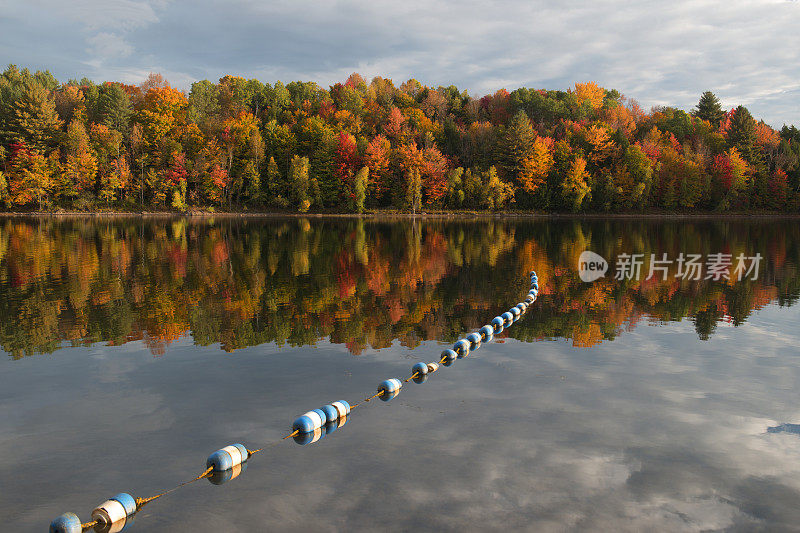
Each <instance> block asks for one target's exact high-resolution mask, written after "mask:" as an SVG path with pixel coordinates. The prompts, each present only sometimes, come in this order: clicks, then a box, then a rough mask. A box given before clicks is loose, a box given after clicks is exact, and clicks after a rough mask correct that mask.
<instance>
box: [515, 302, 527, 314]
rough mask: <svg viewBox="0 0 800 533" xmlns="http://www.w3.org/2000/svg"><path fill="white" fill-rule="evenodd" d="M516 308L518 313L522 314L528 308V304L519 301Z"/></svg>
mask: <svg viewBox="0 0 800 533" xmlns="http://www.w3.org/2000/svg"><path fill="white" fill-rule="evenodd" d="M517 309H519V312H520V313H523V314H524V313H525V311H527V310H528V304H526V303H525V302H520V303H518V304H517Z"/></svg>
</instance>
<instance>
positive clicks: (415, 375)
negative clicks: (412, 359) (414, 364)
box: [403, 372, 419, 383]
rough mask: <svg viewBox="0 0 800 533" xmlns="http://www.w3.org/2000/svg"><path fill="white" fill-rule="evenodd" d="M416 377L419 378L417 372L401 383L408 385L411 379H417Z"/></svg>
mask: <svg viewBox="0 0 800 533" xmlns="http://www.w3.org/2000/svg"><path fill="white" fill-rule="evenodd" d="M417 376H419V372H414V373H413V374H412V375H411V377H410V378H407V379H406V380H405V381H403V383H408V382H409V381H411V380H412V379H414V378H415V377H417Z"/></svg>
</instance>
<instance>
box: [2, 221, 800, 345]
mask: <svg viewBox="0 0 800 533" xmlns="http://www.w3.org/2000/svg"><path fill="white" fill-rule="evenodd" d="M798 233H800V228H798V225H797V224H794V223H790V224H770V223H759V222H740V221H726V222H707V221H706V222H683V221H682V222H677V221H676V222H667V223H663V222H658V223H656V222H641V221H636V222H631V221H572V220H567V221H541V222H514V223H512V222H505V221H479V222H469V223H452V222H442V221H429V222H424V223H419V222H417V223H411V222H408V223H382V222H376V221H363V220H344V221H330V220H324V221H314V222H313V223H312V222H310V221H308V220H305V219H271V220H257V219H253V220H244V221H239V220H231V219H220V220H217V221H214V220H200V221H194V220H191V221H190V220H186V219H174V220H163V219H162V220H144V221H143V220H139V219H119V220H104V221H94V220H66V221H54V220H50V219H29V220H22V219H6V220H0V347H2V349H3V350H4V351H6V352H7V353H9V354H10V355H11V356H12V357H14V358H19V357H23V356H25V355H31V354H35V353H50V352H54V351H56V350H58V349H59V348H60V347H62V346H64V345H66V344H70V345H87V344H90V343H94V342H98V341H102V342H107V343H109V344H111V345H119V344H124V343H126V342H128V341H131V340H143V341H144V342H145V343H146V344H147V346H148V347H149V348H150V350H151V351H152V353H154V354H156V355H159V354H163V353H164V351H165V348H166V346H167V345H169V344H170V343H171V342H173V341H175V340H176V339H178V338H181V337H182V336H186V335H191V336H192V338H193V340H194V342H195V343H196V344H198V345H202V346H206V345H211V344H216V343H218V344H219V345H220V347H221V349H223V350H225V351H233V350H235V349H238V348H242V347H245V346H253V345H258V344H262V343H265V342H276V343H278V344H289V345H292V346H300V345H308V344H314V343H316V342H317V341H318V340H319V339H322V338H330V340H331V341H332V342H334V343H342V344H346V346H347V348H348V350H349V351H350V352H351V353H353V354H359V353H361V352H362V350H363V349H364V348H366V347H372V348H383V347H387V346H390V345H391V344H392V342H393V341H395V340H399V341H400V342H401V344H402V345H404V346H408V347H414V346H416V345H418V344H419V343H420V342H422V341H425V340H430V339H442V340H449V339H453V338H455V337H456V336H457V335H458V334H459V333H461V332H463V331H466V330H468V329H472V328H475V327H477V326H479V325H480V320H482V319H483V318H484V317H485V316H486V314H487V313H488V312H489V310H491V309H495V308H497V307H499V306H504V305H507V303H508V302H509V301H512V300H513V301H516V299H517V298H518V295H519V294H520V293H521V292H523V291H522V289H523V288H524V287H523V285H524V279H525V274H526V273H527V272H528V271H529V270H532V269H534V268H535V269H536V270H537V271H538V272H539V274H540V280H541V281H540V283H541V286H540V293H541V296H542V297H540V299H539V301H538V302H537V303H536V312H535V313H533V316H532V317H531V318H529V319H528V320H526V321H524V323H522V324H520V326H519V327H515V328H514V329H513V331H510V332H508V333H507V335H509V336H511V337H514V338H518V339H521V340H526V341H530V340H535V339H542V338H559V337H561V338H568V339H571V340H572V342H573V344H574V345H576V346H592V345H594V344H597V343H599V342H601V341H603V340H610V339H614V338H615V337H617V336H618V335H619V334H621V333H622V332H624V331H626V330H629V329H631V328H634V327H635V326H636V324H637V323H638V322H639V321H641V320H642V319H646V320H649V321H655V322H666V321H673V320H679V319H681V318H683V317H691V319H692V320H693V321H694V324H695V329H696V331H697V334H698V335H699V337H700V338H701V339H708V338H709V337H710V336H711V335H713V334H714V331H715V329H716V327H717V324H718V323H719V322H720V321H726V322H730V323H732V324H734V325H740V324H742V323H744V322H745V321H746V320H747V318H748V316H749V315H750V313H752V312H753V310H755V309H759V308H761V307H763V306H764V305H765V304H767V303H770V302H777V303H779V304H780V305H791V304H792V303H794V302H795V301H796V299H797V297H798V293H800V275H799V274H798V271H797V265H798V259H799V258H800V249H799V248H798V244H797V243H798V242H800V239H799V238H798V237H800V235H799V234H798ZM587 249H591V250H592V251H594V252H597V253H599V254H600V255H601V256H603V257H605V258H607V259H609V260H610V261H612V262H613V261H614V258H616V257H618V256H619V255H620V254H623V253H641V254H644V256H645V258H647V257H649V256H650V254H651V253H652V254H656V255H657V256H659V257H661V256H662V254H668V255H669V256H670V257H676V256H678V254H680V253H682V252H686V253H699V254H703V255H704V256H705V255H708V254H714V253H730V254H732V255H733V256H734V257H735V256H736V255H737V254H739V253H744V254H746V255H748V256H753V255H755V254H757V253H760V254H761V256H763V258H764V259H763V261H762V264H761V265H760V276H759V279H757V280H751V279H748V280H745V281H741V282H734V281H729V280H719V281H715V280H701V281H692V280H683V279H680V278H675V277H674V275H673V271H672V270H670V275H669V277H668V279H667V280H666V281H665V280H662V279H660V278H659V277H656V278H653V279H649V280H645V279H639V280H616V279H614V278H612V277H605V278H602V279H600V280H598V281H595V282H593V283H584V282H582V281H581V280H580V279H579V277H578V275H577V262H578V257H579V255H580V253H581V252H582V251H584V250H587ZM464 266H468V267H469V268H462V267H464ZM647 266H648V265H647V264H645V265H644V268H643V270H644V271H646V270H647ZM642 278H644V276H642Z"/></svg>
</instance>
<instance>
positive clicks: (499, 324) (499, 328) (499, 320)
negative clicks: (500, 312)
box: [492, 316, 506, 334]
mask: <svg viewBox="0 0 800 533" xmlns="http://www.w3.org/2000/svg"><path fill="white" fill-rule="evenodd" d="M505 325H506V320H505V319H504V318H503V317H501V316H496V317H494V318H493V319H492V327H493V328H494V332H495V334H498V333H502V332H503V330H504V329H505Z"/></svg>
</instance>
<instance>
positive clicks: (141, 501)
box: [136, 466, 214, 511]
mask: <svg viewBox="0 0 800 533" xmlns="http://www.w3.org/2000/svg"><path fill="white" fill-rule="evenodd" d="M213 470H214V467H213V466H209V467H208V468H206V470H205V471H204V472H203V473H202V474H200V475H199V476H197V477H196V478H194V479H190V480H189V481H184V482H183V483H181V484H180V485H177V486H175V487H173V488H171V489H169V490H165V491H164V492H162V493H160V494H156V495H155V496H150V497H149V498H136V510H137V511H138V510H139V509H141V508H142V507H144V506H145V505H147V504H148V503H150V502H152V501H153V500H157V499H159V498H161V497H162V496H166V495H167V494H169V493H171V492H175V491H176V490H178V489H179V488H181V487H183V486H184V485H188V484H189V483H194V482H195V481H199V480H201V479H203V478H206V477H208V476H209V475H210V474H211V472H212V471H213Z"/></svg>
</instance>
